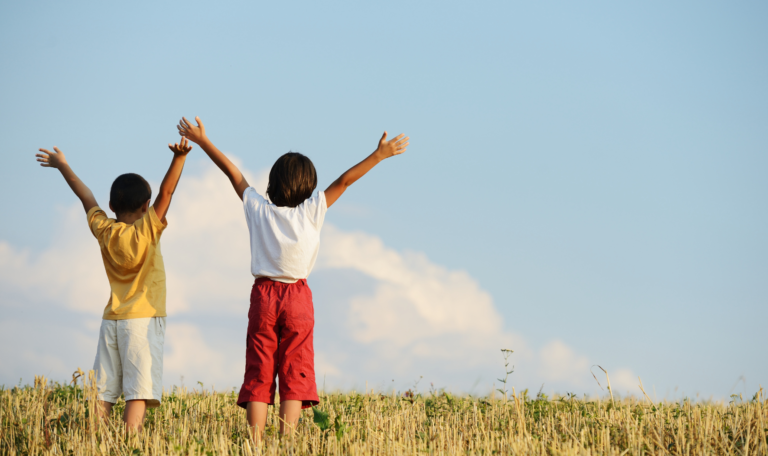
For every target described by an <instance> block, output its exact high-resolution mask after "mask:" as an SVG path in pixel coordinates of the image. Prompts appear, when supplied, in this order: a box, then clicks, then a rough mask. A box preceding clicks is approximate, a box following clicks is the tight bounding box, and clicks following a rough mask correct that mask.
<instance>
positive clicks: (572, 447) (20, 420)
mask: <svg viewBox="0 0 768 456" xmlns="http://www.w3.org/2000/svg"><path fill="white" fill-rule="evenodd" d="M87 385H88V382H87V381H85V382H83V381H82V378H81V379H80V380H77V381H75V382H74V383H71V384H67V385H62V384H56V383H51V382H48V381H46V380H45V379H43V378H38V379H37V380H36V382H35V385H33V386H27V387H13V388H10V389H8V388H3V389H2V390H0V423H2V425H1V427H0V454H2V455H22V454H23V455H28V454H29V455H33V454H35V455H36V454H64V455H69V454H72V455H80V454H82V455H92V454H104V455H107V454H109V455H122V454H127V455H142V454H157V455H165V454H169V455H230V454H231V455H253V454H269V455H272V454H275V455H276V454H382V455H384V454H386V455H390V454H391V455H401V454H402V455H420V454H483V455H493V454H516V455H517V454H519V455H526V454H537V455H538V454H552V455H560V454H562V455H582V454H583V455H597V454H605V455H626V454H632V455H634V454H654V455H655V454H674V455H677V454H681V455H682V454H685V455H689V454H740V455H748V454H754V455H766V454H768V429H767V428H768V402H766V400H765V398H764V397H763V395H762V391H760V392H758V393H757V394H755V396H754V397H753V398H739V397H734V400H733V401H732V402H730V403H707V402H696V403H694V402H690V401H687V400H684V401H681V402H665V403H656V404H652V403H650V399H649V398H647V397H645V398H643V399H633V398H625V399H618V398H616V399H615V402H614V401H612V400H611V397H610V396H606V397H605V398H603V399H600V400H587V399H584V398H581V399H580V398H577V397H574V396H567V397H557V398H547V397H546V396H544V395H538V396H537V397H530V396H529V395H528V394H527V392H526V393H524V394H521V393H516V394H510V396H509V398H508V399H504V397H503V396H502V397H501V398H500V397H499V395H496V398H490V397H485V398H479V397H468V396H454V395H451V394H449V393H446V392H442V391H433V392H431V393H426V394H413V392H411V391H406V392H405V393H391V394H380V393H376V394H374V393H372V392H369V393H368V394H358V393H334V394H322V395H321V398H322V402H321V404H320V406H319V407H318V408H317V410H315V411H312V410H310V411H308V412H305V414H304V415H303V418H302V420H301V422H300V423H299V427H298V429H297V431H296V432H295V433H294V435H293V436H291V437H290V438H283V439H280V438H279V436H278V435H277V433H276V424H277V423H276V416H275V415H274V414H272V415H271V416H270V417H269V423H268V427H267V430H266V436H265V440H264V442H263V445H262V448H261V449H260V450H259V451H257V450H256V449H255V448H254V447H253V446H252V445H251V444H249V436H248V430H247V425H246V422H245V415H244V413H243V411H242V410H241V409H240V408H238V407H237V405H236V404H235V399H236V396H235V394H234V393H212V392H210V391H204V390H201V391H195V390H187V389H178V388H177V389H174V390H173V391H172V392H170V393H169V394H167V395H166V396H165V398H164V400H163V403H162V406H161V407H159V408H157V409H154V410H151V411H150V412H149V413H148V415H147V419H146V423H145V429H144V432H143V433H141V434H139V435H136V434H131V435H126V432H125V430H124V428H123V427H122V426H121V424H122V422H121V421H120V419H119V417H120V416H121V413H122V410H123V407H124V405H125V403H124V402H122V401H121V402H119V403H118V404H117V406H116V407H115V410H114V412H115V413H114V415H113V418H112V419H111V420H110V421H109V422H106V423H99V422H98V421H97V420H95V419H94V415H93V413H92V411H91V409H90V404H92V402H90V401H89V400H88V399H89V396H91V397H92V396H93V394H94V393H93V390H92V389H91V388H90V387H89V386H87ZM271 413H272V412H271Z"/></svg>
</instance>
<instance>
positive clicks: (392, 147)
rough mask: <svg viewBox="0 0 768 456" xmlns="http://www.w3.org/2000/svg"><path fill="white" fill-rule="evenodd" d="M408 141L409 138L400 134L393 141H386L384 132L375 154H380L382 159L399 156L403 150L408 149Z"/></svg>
mask: <svg viewBox="0 0 768 456" xmlns="http://www.w3.org/2000/svg"><path fill="white" fill-rule="evenodd" d="M408 139H409V138H408V137H407V136H405V135H404V134H400V135H399V136H397V137H395V138H394V139H392V140H390V141H387V132H386V131H385V132H384V134H383V135H381V139H380V140H379V147H378V148H377V149H376V152H377V153H379V154H381V158H382V159H383V158H389V157H392V156H394V155H400V154H402V153H403V152H405V148H406V147H408Z"/></svg>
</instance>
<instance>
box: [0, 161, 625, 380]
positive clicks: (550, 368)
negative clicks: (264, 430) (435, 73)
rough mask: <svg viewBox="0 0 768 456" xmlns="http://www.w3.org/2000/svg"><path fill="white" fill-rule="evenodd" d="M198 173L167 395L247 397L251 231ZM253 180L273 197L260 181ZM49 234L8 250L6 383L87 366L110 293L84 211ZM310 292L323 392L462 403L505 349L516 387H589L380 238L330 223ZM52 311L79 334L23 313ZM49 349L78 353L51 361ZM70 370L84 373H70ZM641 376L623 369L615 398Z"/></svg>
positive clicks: (208, 169) (474, 290)
mask: <svg viewBox="0 0 768 456" xmlns="http://www.w3.org/2000/svg"><path fill="white" fill-rule="evenodd" d="M190 168H192V169H194V165H193V166H191V167H190V166H188V168H187V172H186V174H185V175H184V176H183V177H182V180H181V182H180V184H179V187H178V189H177V192H176V195H175V197H174V201H173V203H172V205H171V209H170V211H169V214H168V219H169V227H168V229H167V230H166V232H165V233H164V235H163V241H162V249H163V255H164V258H165V264H166V270H167V274H168V293H167V294H168V305H167V307H168V313H169V317H168V330H167V331H168V332H167V334H166V349H167V350H166V358H165V383H166V384H167V385H170V384H178V383H179V381H180V377H181V376H182V375H183V376H184V377H185V379H186V380H185V381H186V383H187V385H188V386H193V385H194V383H195V382H196V381H198V380H199V381H203V382H204V383H206V385H210V384H213V383H215V384H216V385H217V386H219V387H222V388H229V387H232V386H237V385H239V384H240V382H241V381H242V374H243V369H244V351H245V350H244V348H245V347H244V343H245V341H244V339H245V326H246V323H247V312H248V306H249V292H250V287H251V284H252V282H253V278H252V276H251V275H250V272H249V265H250V248H249V241H248V234H247V227H246V224H245V220H244V216H243V210H242V204H241V202H240V200H239V199H238V198H237V196H236V195H235V192H234V191H233V190H232V188H231V186H230V184H229V181H228V180H227V179H226V178H225V177H224V176H223V175H222V173H221V172H220V171H219V170H218V169H217V168H215V167H214V166H213V165H211V164H210V163H205V164H204V165H203V166H202V168H201V169H200V172H190V171H189V170H190ZM247 177H248V179H249V182H251V183H252V184H254V186H255V187H257V189H259V190H260V191H262V192H263V191H264V190H265V188H266V179H267V173H266V172H261V173H258V174H256V175H248V174H247ZM329 215H330V216H329V219H330V218H331V217H332V213H330V214H329ZM53 233H54V238H53V239H52V240H51V242H50V245H49V246H48V247H46V248H44V249H42V250H40V249H38V250H37V251H35V250H32V249H24V248H19V247H16V246H13V245H10V244H8V243H5V242H0V293H2V294H3V295H4V296H6V297H7V298H6V299H5V300H4V301H3V302H2V304H1V305H0V309H2V311H3V313H4V314H6V313H8V312H11V311H13V312H17V313H19V312H21V313H19V315H17V316H16V317H15V318H17V319H20V320H19V321H18V322H17V323H14V325H15V326H14V327H13V328H10V327H8V321H10V320H4V322H3V323H4V326H3V328H4V330H3V332H2V334H1V335H0V343H2V345H3V346H4V347H6V348H4V349H2V351H0V354H1V355H2V362H0V383H2V382H7V381H11V379H12V378H14V377H16V378H18V377H17V374H18V373H20V372H22V373H27V372H33V371H34V372H40V373H45V372H48V371H49V370H50V371H52V372H56V373H57V375H64V374H65V373H67V372H71V370H74V369H75V368H76V367H78V366H80V367H84V368H85V367H88V366H90V364H91V363H92V357H93V355H94V353H95V334H94V331H95V332H97V328H95V326H96V325H95V324H94V320H97V319H98V318H100V314H101V311H102V309H103V307H104V305H105V304H106V299H107V297H108V290H109V288H108V284H107V281H106V277H105V274H104V272H103V269H102V267H103V266H102V263H101V258H100V255H99V251H98V247H97V246H96V241H95V240H94V239H93V237H92V236H91V235H90V233H89V232H88V228H87V225H86V223H85V216H84V214H83V211H82V208H80V206H79V204H73V205H72V206H71V207H70V208H67V209H66V210H63V211H62V213H61V216H60V217H59V218H58V221H57V227H56V230H53ZM310 284H311V285H312V287H313V290H316V306H315V308H316V319H317V320H318V321H319V322H320V323H319V324H318V326H317V327H316V341H315V343H316V373H317V381H318V384H320V385H322V382H323V381H324V378H325V377H327V378H328V380H329V386H330V387H333V385H337V386H352V385H362V384H363V383H364V382H365V381H366V380H373V381H384V379H390V380H391V378H394V377H397V378H398V379H400V380H401V381H409V382H410V381H412V380H413V379H416V378H418V377H419V376H420V375H425V377H426V376H429V377H430V378H429V379H428V381H437V382H442V383H439V384H446V385H449V386H453V387H455V388H461V389H465V390H466V389H470V386H471V385H472V384H473V381H475V383H477V380H478V379H479V380H480V383H481V384H482V385H484V386H482V388H485V387H486V386H487V387H490V384H491V383H492V382H494V381H495V378H496V377H498V376H499V375H501V373H502V371H503V361H502V357H501V353H500V351H499V350H500V349H501V348H510V349H513V350H515V353H514V355H513V357H512V358H511V361H512V362H513V364H515V365H516V366H517V367H516V371H515V373H514V374H513V376H512V381H513V382H515V383H516V384H518V385H519V384H520V382H523V383H527V384H539V383H542V382H546V383H547V384H550V385H559V387H561V388H563V389H568V390H569V391H570V390H575V389H584V388H589V389H592V388H593V386H592V385H591V384H590V383H589V381H591V375H590V374H589V361H588V358H587V357H586V356H585V355H583V354H579V353H576V352H575V351H574V350H573V349H572V348H570V347H569V346H568V345H566V344H565V343H564V342H562V341H551V342H549V343H548V344H545V345H544V346H543V347H542V348H541V349H539V350H536V349H533V348H531V347H529V346H528V344H527V343H526V341H525V340H524V339H523V338H522V337H521V336H519V335H517V334H515V333H513V332H511V331H509V330H507V329H505V325H504V323H503V320H502V318H501V316H500V314H499V312H498V311H497V310H496V307H495V305H494V302H493V298H492V297H491V296H490V295H489V294H488V292H486V291H485V290H483V289H482V288H481V287H480V285H479V283H478V282H477V281H476V280H475V279H474V278H472V277H471V276H470V275H469V274H468V273H467V272H465V271H454V270H449V269H447V268H445V267H443V266H441V265H438V264H435V263H433V262H432V261H430V260H429V259H428V258H427V257H426V256H425V255H424V254H422V253H418V252H398V251H395V250H393V249H391V248H388V247H386V246H385V244H384V242H383V241H382V240H381V238H379V237H377V236H374V235H371V234H367V233H359V232H356V233H350V232H345V231H342V230H339V229H337V228H335V227H334V226H333V225H332V224H330V223H326V225H325V227H324V228H323V235H322V244H321V252H320V257H319V259H318V264H317V267H316V272H314V273H313V275H312V277H310ZM337 285H338V286H337ZM44 308H54V309H58V310H57V312H59V313H61V314H62V315H65V316H66V319H67V320H68V321H69V320H71V321H72V322H77V323H76V324H74V323H73V324H70V327H64V326H63V327H62V328H59V329H56V330H50V328H56V325H55V321H53V320H51V319H53V318H54V317H50V318H49V320H51V321H48V322H44V324H43V325H36V320H35V318H46V317H44V316H45V315H46V313H39V311H38V312H31V311H30V312H26V311H25V309H26V310H29V309H44ZM25 312H26V313H25ZM41 315H42V317H41ZM18 328H24V329H23V330H19V329H18ZM43 328H49V329H43ZM65 328H66V329H65ZM19 331H23V334H25V335H27V337H30V338H33V339H35V340H37V341H41V342H40V343H36V344H30V345H29V346H28V347H25V348H23V349H21V350H15V349H10V348H7V347H9V346H12V344H13V341H14V340H15V338H18V337H22V336H23V334H22V333H20V332H19ZM72 341H76V343H75V342H72ZM54 343H55V344H59V345H63V346H66V347H69V348H70V349H71V350H73V351H75V352H77V354H76V355H72V356H64V357H61V356H59V357H56V356H55V355H51V353H53V352H52V351H51V350H50V349H49V348H48V347H50V346H51V344H54ZM75 360H77V363H78V365H71V366H68V363H73V362H75ZM83 360H87V362H85V361H83ZM25 375H26V374H25ZM633 377H634V374H632V373H631V371H629V370H626V369H624V370H617V372H616V374H615V378H616V379H615V380H613V378H612V382H613V383H614V389H617V388H619V387H621V388H624V387H625V386H626V385H629V384H630V383H631V382H630V379H631V378H633Z"/></svg>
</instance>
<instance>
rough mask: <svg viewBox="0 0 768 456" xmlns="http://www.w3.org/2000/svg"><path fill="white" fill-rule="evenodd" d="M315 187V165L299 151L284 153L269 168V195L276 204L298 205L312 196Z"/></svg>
mask: <svg viewBox="0 0 768 456" xmlns="http://www.w3.org/2000/svg"><path fill="white" fill-rule="evenodd" d="M315 187H317V172H316V171H315V165H313V164H312V160H310V159H309V158H308V157H306V156H304V155H302V154H300V153H298V152H288V153H287V154H284V155H283V156H282V157H280V158H278V159H277V161H276V162H275V164H274V165H272V169H271V170H269V184H267V195H269V199H270V200H272V202H273V203H275V205H276V206H288V207H296V206H298V205H299V204H301V203H303V202H304V200H306V199H307V198H309V197H310V196H312V192H313V191H315Z"/></svg>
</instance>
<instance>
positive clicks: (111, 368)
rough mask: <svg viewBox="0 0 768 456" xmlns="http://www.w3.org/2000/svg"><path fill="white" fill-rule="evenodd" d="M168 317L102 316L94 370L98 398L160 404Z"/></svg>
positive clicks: (153, 404) (107, 400)
mask: <svg viewBox="0 0 768 456" xmlns="http://www.w3.org/2000/svg"><path fill="white" fill-rule="evenodd" d="M164 341H165V317H151V318H132V319H130V320H102V321H101V329H100V330H99V347H98V349H97V350H96V361H95V362H94V363H93V370H94V371H95V372H96V384H97V387H98V391H99V399H100V400H102V401H106V402H111V403H113V404H114V403H115V402H117V399H118V398H119V397H120V395H121V394H123V393H125V400H126V401H131V400H146V401H147V407H148V408H153V407H157V406H159V405H160V399H161V398H162V394H163V343H164Z"/></svg>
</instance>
